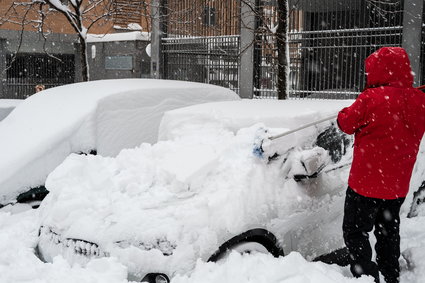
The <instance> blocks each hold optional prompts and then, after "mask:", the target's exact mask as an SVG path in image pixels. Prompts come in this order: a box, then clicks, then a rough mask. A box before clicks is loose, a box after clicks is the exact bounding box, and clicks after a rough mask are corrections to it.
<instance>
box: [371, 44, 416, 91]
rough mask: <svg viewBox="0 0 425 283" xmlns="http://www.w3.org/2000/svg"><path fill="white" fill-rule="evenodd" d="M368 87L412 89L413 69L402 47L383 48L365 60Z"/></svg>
mask: <svg viewBox="0 0 425 283" xmlns="http://www.w3.org/2000/svg"><path fill="white" fill-rule="evenodd" d="M365 70H366V74H367V79H366V87H367V88H372V87H379V86H392V87H403V88H404V87H411V86H412V84H413V75H412V69H411V67H410V61H409V57H408V55H407V53H406V51H405V50H404V49H403V48H401V47H383V48H380V49H378V50H377V51H375V52H374V53H372V54H371V55H370V56H369V57H367V58H366V60H365Z"/></svg>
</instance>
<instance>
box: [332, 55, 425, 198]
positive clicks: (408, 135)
mask: <svg viewBox="0 0 425 283" xmlns="http://www.w3.org/2000/svg"><path fill="white" fill-rule="evenodd" d="M365 69H366V73H367V84H366V89H365V90H364V91H363V92H362V93H361V94H360V95H359V97H358V98H357V99H356V101H355V102H354V103H353V104H352V105H351V106H350V107H346V108H344V109H342V110H341V111H340V112H339V114H338V125H339V127H340V129H341V130H342V131H343V132H345V133H347V134H354V135H355V139H354V155H353V163H352V166H351V171H350V177H349V179H348V185H349V186H350V187H351V188H352V189H353V190H354V191H355V192H357V193H358V194H360V195H363V196H366V197H372V198H379V199H396V198H401V197H405V196H406V195H407V192H408V190H409V183H410V178H411V175H412V170H413V166H414V164H415V161H416V156H417V153H418V150H419V144H420V142H421V139H422V136H423V134H424V131H425V94H424V93H422V92H421V91H419V90H417V89H415V88H413V87H412V84H413V76H412V72H411V68H410V62H409V58H408V56H407V53H406V51H405V50H404V49H403V48H400V47H384V48H381V49H379V50H378V51H376V52H374V53H373V54H371V55H370V56H369V57H368V58H367V59H366V60H365Z"/></svg>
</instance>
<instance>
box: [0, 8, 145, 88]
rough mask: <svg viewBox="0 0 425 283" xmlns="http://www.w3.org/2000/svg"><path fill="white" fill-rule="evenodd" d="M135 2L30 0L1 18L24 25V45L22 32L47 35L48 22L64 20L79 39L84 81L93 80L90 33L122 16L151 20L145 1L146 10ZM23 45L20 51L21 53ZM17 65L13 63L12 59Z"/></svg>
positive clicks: (49, 31)
mask: <svg viewBox="0 0 425 283" xmlns="http://www.w3.org/2000/svg"><path fill="white" fill-rule="evenodd" d="M133 2H134V1H124V2H119V4H120V5H117V3H118V1H117V0H30V1H25V0H24V1H15V2H12V4H11V5H10V7H9V9H8V10H7V11H6V12H5V14H4V15H0V17H1V20H0V24H4V23H11V24H17V25H20V26H21V37H20V44H21V43H22V33H23V31H24V30H25V29H27V28H30V29H35V30H36V31H37V32H39V33H40V34H42V35H43V37H44V38H45V39H46V35H47V34H49V33H51V32H52V31H51V30H50V29H49V28H48V27H47V25H46V22H47V20H49V21H50V22H53V23H56V24H58V25H61V24H62V23H63V21H64V19H65V20H66V22H67V23H68V24H69V25H70V26H71V27H72V29H73V31H74V32H75V33H76V34H77V36H78V39H79V45H78V53H79V55H80V58H81V66H82V80H83V81H88V80H89V65H88V56H87V34H88V33H89V32H90V30H91V29H92V28H93V27H94V26H96V25H98V26H99V25H106V24H107V23H108V20H109V24H110V20H111V19H113V18H114V17H115V16H116V15H118V14H123V13H127V14H128V15H131V14H137V15H139V16H146V17H149V15H148V14H147V11H148V9H147V8H146V5H147V4H146V3H145V1H138V3H141V4H143V5H144V9H138V7H135V6H134V3H133ZM20 44H19V46H18V50H17V52H19V48H20ZM12 62H13V60H12Z"/></svg>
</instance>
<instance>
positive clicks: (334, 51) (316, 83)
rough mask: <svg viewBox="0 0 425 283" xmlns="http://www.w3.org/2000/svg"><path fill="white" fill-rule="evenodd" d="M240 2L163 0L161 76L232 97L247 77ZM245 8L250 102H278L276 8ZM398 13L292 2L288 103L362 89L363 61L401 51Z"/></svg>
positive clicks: (330, 2) (259, 0)
mask: <svg viewBox="0 0 425 283" xmlns="http://www.w3.org/2000/svg"><path fill="white" fill-rule="evenodd" d="M240 2H241V1H235V0H229V1H208V0H180V1H179V0H168V6H167V7H168V10H167V11H168V13H169V14H168V18H167V28H166V34H167V37H166V38H165V39H163V51H164V53H163V54H164V69H165V75H164V77H165V78H168V79H182V80H189V81H200V82H207V83H214V84H219V85H223V86H229V87H230V88H232V89H234V90H237V89H238V85H239V84H240V78H241V75H243V73H244V70H241V69H240V55H241V53H242V52H243V51H244V50H239V51H238V48H239V49H240V46H241V43H240V42H241V39H240V28H241V27H240V21H241V17H243V16H244V15H241V14H240V7H238V6H237V3H240ZM243 2H244V3H245V2H251V3H255V5H254V6H253V10H255V16H256V20H255V22H256V27H255V35H254V41H253V66H252V67H253V70H254V75H253V95H254V97H255V98H276V97H277V76H278V74H277V57H278V56H277V47H276V29H277V26H278V11H277V3H278V1H277V0H250V1H243ZM403 8H404V1H402V0H384V1H382V0H317V1H311V0H290V1H289V21H288V26H289V27H288V47H289V48H288V49H289V64H290V66H289V67H290V72H289V75H288V84H289V96H290V98H326V99H346V98H354V97H355V96H356V95H357V94H358V93H359V91H361V90H362V89H363V87H364V85H365V74H364V60H365V58H366V57H367V56H368V55H369V54H371V53H372V52H373V51H375V50H377V49H378V48H380V47H382V46H401V45H402V36H403V13H404V11H403ZM423 18H425V16H424V17H423ZM236 19H237V20H236ZM226 23H227V24H226ZM424 27H425V25H423V28H422V34H423V35H422V54H425V49H424V42H425V31H424ZM224 42H226V43H225V44H224ZM220 45H223V46H226V47H225V48H222V47H220ZM424 57H425V55H422V59H421V65H422V67H421V68H422V81H425V79H424V78H425V67H424V65H425V59H424ZM238 68H239V69H238Z"/></svg>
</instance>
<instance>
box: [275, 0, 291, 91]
mask: <svg viewBox="0 0 425 283" xmlns="http://www.w3.org/2000/svg"><path fill="white" fill-rule="evenodd" d="M277 12H278V21H279V22H278V27H277V30H276V43H277V61H278V66H277V98H278V99H287V98H288V68H289V62H288V56H287V52H288V50H287V48H288V45H287V28H288V0H278V11H277Z"/></svg>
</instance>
